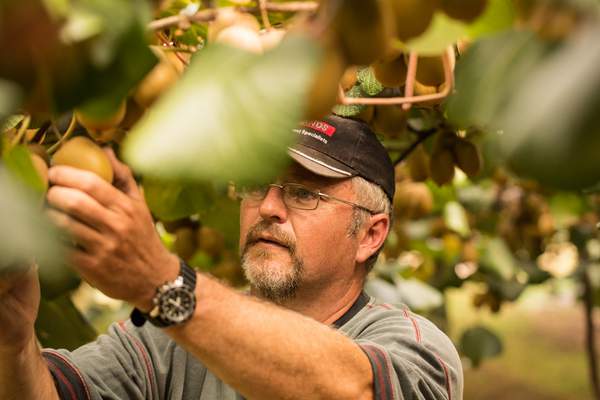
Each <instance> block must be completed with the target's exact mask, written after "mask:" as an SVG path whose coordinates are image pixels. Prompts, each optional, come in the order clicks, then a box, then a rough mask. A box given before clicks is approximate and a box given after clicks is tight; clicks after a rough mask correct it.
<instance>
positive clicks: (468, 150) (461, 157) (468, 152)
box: [452, 138, 482, 177]
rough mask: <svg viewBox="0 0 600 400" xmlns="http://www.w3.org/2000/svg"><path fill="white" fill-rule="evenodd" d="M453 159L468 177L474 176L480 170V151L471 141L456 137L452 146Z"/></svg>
mask: <svg viewBox="0 0 600 400" xmlns="http://www.w3.org/2000/svg"><path fill="white" fill-rule="evenodd" d="M452 153H453V154H454V161H455V162H456V166H457V167H458V168H460V169H461V170H462V171H463V172H464V173H465V174H467V176H468V177H474V176H476V175H477V174H479V173H480V172H481V167H482V161H481V153H480V152H479V149H478V148H477V146H475V145H474V144H473V143H472V142H470V141H468V140H466V139H463V138H458V139H457V140H456V141H455V142H454V145H453V146H452Z"/></svg>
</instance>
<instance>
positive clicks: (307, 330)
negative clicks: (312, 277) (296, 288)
mask: <svg viewBox="0 0 600 400" xmlns="http://www.w3.org/2000/svg"><path fill="white" fill-rule="evenodd" d="M196 295H197V297H198V307H197V310H196V313H195V315H194V317H193V318H192V320H190V321H189V322H188V323H186V324H185V325H183V326H181V327H176V328H170V329H168V330H167V332H168V333H169V335H170V336H172V337H173V338H174V339H175V340H176V341H177V342H178V343H179V344H180V345H182V346H183V347H185V348H186V349H187V350H188V351H190V352H191V353H193V354H194V355H195V356H197V357H198V358H199V359H200V360H202V361H203V362H204V364H205V365H206V366H207V367H208V368H209V369H210V370H211V371H212V372H213V373H215V374H216V375H217V376H219V377H220V378H221V379H223V381H225V382H226V383H228V384H229V385H230V386H232V387H234V388H235V389H236V390H237V391H239V392H240V393H241V394H243V395H244V396H245V397H247V398H248V399H266V398H268V399H300V398H302V399H306V398H311V399H319V398H328V399H332V398H335V399H345V398H349V399H350V398H351V399H353V400H356V399H362V398H367V399H368V398H371V387H372V386H371V385H372V374H371V368H370V363H369V361H368V359H367V357H366V355H365V354H364V353H363V352H362V351H361V350H360V348H359V347H358V346H357V345H356V344H355V343H354V342H352V341H351V340H350V339H348V338H347V337H345V336H343V335H342V334H341V333H339V332H336V331H335V330H333V329H331V328H329V327H327V326H325V325H323V324H321V323H318V322H317V321H315V320H313V319H309V318H307V317H303V316H301V315H300V314H297V313H294V312H291V311H288V310H284V309H282V308H279V307H276V306H274V305H271V304H267V303H265V302H261V301H259V300H257V299H255V298H252V297H249V296H245V295H242V294H239V293H236V292H235V291H233V290H231V289H229V288H227V287H225V286H223V285H221V284H219V283H218V282H216V281H214V280H212V279H210V278H207V277H205V276H203V275H199V276H198V285H197V290H196Z"/></svg>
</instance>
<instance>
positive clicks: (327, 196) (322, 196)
mask: <svg viewBox="0 0 600 400" xmlns="http://www.w3.org/2000/svg"><path fill="white" fill-rule="evenodd" d="M261 186H264V187H269V189H268V190H267V191H265V195H264V196H263V197H262V198H261V199H260V201H263V200H264V199H265V198H266V197H267V195H268V194H269V190H270V188H272V187H276V188H279V189H281V191H282V192H283V193H285V187H286V186H296V187H300V188H303V189H305V190H306V191H307V192H310V193H312V194H314V195H316V197H317V202H316V204H315V207H314V208H299V207H294V206H290V205H289V204H287V203H286V202H285V196H284V195H282V201H283V202H284V204H285V205H286V206H287V207H289V208H293V209H296V210H307V211H311V210H316V209H317V207H319V201H321V199H325V200H335V201H339V202H341V203H344V204H347V205H349V206H352V207H355V208H358V209H359V210H362V211H365V212H368V213H369V214H371V215H377V214H381V211H373V210H371V209H369V208H367V207H365V206H361V205H360V204H356V203H353V202H351V201H348V200H344V199H340V198H338V197H335V196H332V195H330V194H327V193H323V192H321V190H320V189H315V190H312V189H310V188H308V187H306V186H304V185H302V184H300V183H295V182H286V183H283V184H278V183H269V184H266V185H261ZM234 187H235V185H234ZM236 197H238V198H239V199H241V200H246V198H244V196H243V195H242V194H241V193H239V192H237V190H236Z"/></svg>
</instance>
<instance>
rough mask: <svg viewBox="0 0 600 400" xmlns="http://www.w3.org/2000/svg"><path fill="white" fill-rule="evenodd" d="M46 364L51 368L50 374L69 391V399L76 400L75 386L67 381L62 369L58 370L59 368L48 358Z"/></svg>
mask: <svg viewBox="0 0 600 400" xmlns="http://www.w3.org/2000/svg"><path fill="white" fill-rule="evenodd" d="M48 361H49V362H48V366H49V367H50V369H51V370H52V375H54V376H55V377H57V378H58V379H59V380H60V381H61V382H62V383H63V385H64V387H66V388H67V390H68V391H69V394H70V395H71V399H72V400H77V395H76V394H75V388H73V385H72V384H71V382H69V380H68V379H67V377H66V376H65V375H64V374H63V373H62V371H61V370H60V368H58V367H57V366H55V365H54V364H53V363H52V361H50V360H48Z"/></svg>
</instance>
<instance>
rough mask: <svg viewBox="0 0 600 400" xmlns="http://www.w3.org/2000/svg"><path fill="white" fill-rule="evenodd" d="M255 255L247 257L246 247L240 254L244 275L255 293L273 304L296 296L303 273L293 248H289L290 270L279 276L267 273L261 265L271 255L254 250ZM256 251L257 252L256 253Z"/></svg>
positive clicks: (300, 262)
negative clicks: (250, 257) (251, 258)
mask: <svg viewBox="0 0 600 400" xmlns="http://www.w3.org/2000/svg"><path fill="white" fill-rule="evenodd" d="M254 252H255V257H253V260H250V259H249V256H248V249H247V248H245V249H244V252H243V254H242V269H243V270H244V275H245V276H246V279H248V282H250V285H251V286H252V289H253V290H254V291H255V292H256V294H257V295H258V296H259V297H261V298H264V299H265V300H269V301H271V302H273V303H275V304H283V303H285V302H286V301H287V300H290V299H293V298H294V297H295V296H296V293H297V291H298V288H299V287H300V283H301V281H302V276H303V274H304V265H303V263H302V260H300V259H299V258H298V257H297V256H296V254H295V251H294V249H293V248H292V249H290V258H291V260H292V270H291V271H289V272H288V273H286V274H285V276H283V277H281V276H279V274H278V275H274V274H269V271H268V270H265V269H264V268H262V267H261V264H263V263H265V262H267V261H268V260H269V258H270V257H271V255H270V254H269V252H267V251H265V250H256V249H255V250H254ZM256 253H257V254H256Z"/></svg>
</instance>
